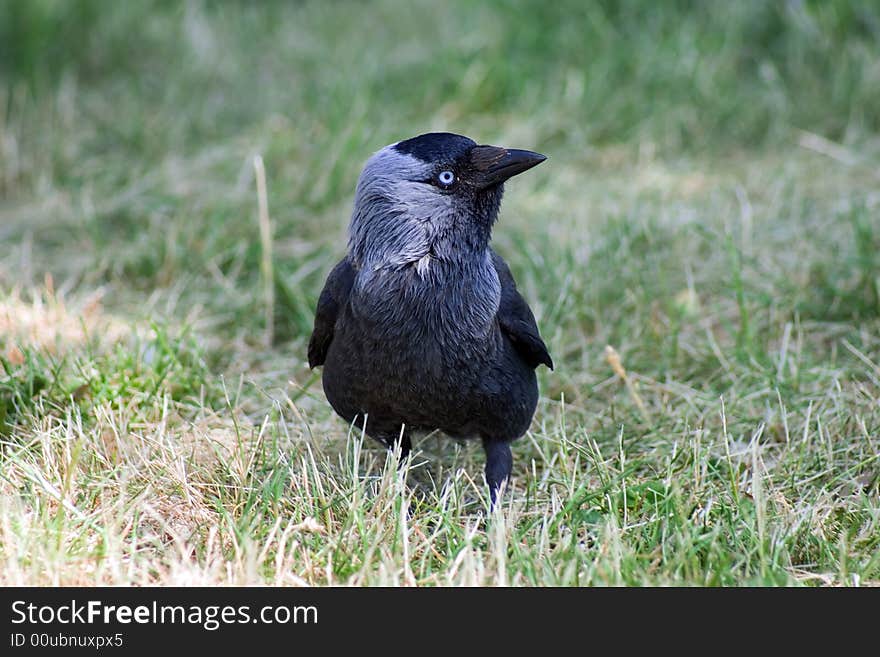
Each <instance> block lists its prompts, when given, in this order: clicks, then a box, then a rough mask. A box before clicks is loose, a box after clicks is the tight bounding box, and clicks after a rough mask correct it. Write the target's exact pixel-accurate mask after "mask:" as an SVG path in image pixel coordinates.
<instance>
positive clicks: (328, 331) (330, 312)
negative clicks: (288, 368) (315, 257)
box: [309, 257, 355, 368]
mask: <svg viewBox="0 0 880 657" xmlns="http://www.w3.org/2000/svg"><path fill="white" fill-rule="evenodd" d="M354 274H355V272H354V268H353V267H352V266H351V263H350V262H349V260H348V258H347V257H346V258H343V259H342V260H341V261H340V262H339V263H338V264H337V265H336V266H335V267H334V268H333V271H331V272H330V275H329V276H327V281H326V282H325V283H324V289H323V290H321V296H320V297H318V307H317V309H316V310H315V328H314V330H313V331H312V337H311V338H310V339H309V367H312V368H314V367H318V366H319V365H323V364H324V360H325V359H326V358H327V350H328V349H329V348H330V342H332V340H333V331H334V329H335V328H336V318H337V317H338V316H339V311H340V309H341V308H342V307H343V306H344V305H345V303H346V302H347V301H348V294H349V292H351V286H352V283H354Z"/></svg>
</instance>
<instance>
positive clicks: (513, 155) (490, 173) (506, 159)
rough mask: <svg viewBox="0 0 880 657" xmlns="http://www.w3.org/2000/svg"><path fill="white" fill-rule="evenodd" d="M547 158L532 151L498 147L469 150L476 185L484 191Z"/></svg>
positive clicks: (479, 147)
mask: <svg viewBox="0 0 880 657" xmlns="http://www.w3.org/2000/svg"><path fill="white" fill-rule="evenodd" d="M546 159H547V156H545V155H541V154H540V153H534V152H532V151H521V150H519V149H516V148H499V147H498V146H475V147H474V148H472V149H471V164H472V165H473V167H474V169H476V172H477V174H476V176H475V180H476V185H477V187H478V188H479V189H486V188H487V187H491V186H492V185H497V184H498V183H502V182H504V181H505V180H507V179H508V178H512V177H513V176H515V175H516V174H518V173H522V172H523V171H527V170H529V169H531V168H532V167H534V166H537V165H539V164H541V162H543V161H544V160H546Z"/></svg>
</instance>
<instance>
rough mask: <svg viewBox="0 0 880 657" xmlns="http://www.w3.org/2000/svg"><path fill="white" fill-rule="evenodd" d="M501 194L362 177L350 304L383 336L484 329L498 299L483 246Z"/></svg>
mask: <svg viewBox="0 0 880 657" xmlns="http://www.w3.org/2000/svg"><path fill="white" fill-rule="evenodd" d="M501 194H502V190H501V188H500V187H499V188H498V189H496V190H493V192H492V193H490V194H487V195H485V197H483V198H481V199H476V198H474V197H462V196H455V195H444V194H439V193H437V192H435V191H433V190H425V189H423V187H416V186H414V185H413V184H412V183H393V182H389V181H387V180H382V179H381V178H378V179H376V178H374V179H372V180H370V181H369V182H366V183H365V182H364V181H363V180H362V181H361V183H360V184H359V185H358V189H357V196H356V202H355V210H354V213H353V215H352V220H351V226H350V229H349V257H350V258H351V260H352V262H353V264H354V265H355V268H356V269H357V270H358V274H357V277H356V279H355V285H354V289H353V290H352V297H351V303H352V310H353V312H355V314H356V315H358V316H359V319H360V320H361V321H362V322H365V323H367V324H369V325H370V326H372V327H374V330H375V331H377V332H380V333H381V334H382V337H383V339H394V337H395V336H396V335H407V339H412V333H413V332H418V333H424V334H425V335H431V336H433V338H435V339H439V340H441V341H444V342H450V341H458V340H459V338H467V339H468V340H473V338H475V337H486V336H487V335H488V333H489V332H490V331H491V330H492V327H493V325H494V321H495V316H496V314H497V312H498V306H499V303H500V299H501V285H500V282H499V279H498V274H497V272H496V271H495V267H494V264H493V262H492V255H491V251H490V250H489V238H490V236H491V228H492V223H493V222H494V220H495V218H496V217H497V214H498V209H499V207H500V201H501Z"/></svg>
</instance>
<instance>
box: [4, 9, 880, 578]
mask: <svg viewBox="0 0 880 657" xmlns="http://www.w3.org/2000/svg"><path fill="white" fill-rule="evenodd" d="M686 5H687V3H680V4H679V5H675V6H673V5H672V4H671V3H669V4H662V5H660V4H656V3H647V2H634V1H629V2H620V3H581V2H562V3H554V4H553V5H552V6H546V5H545V4H544V3H532V2H526V1H525V0H509V1H506V2H500V3H495V4H486V5H482V6H480V7H479V8H476V7H474V6H472V5H471V4H469V3H464V2H460V3H451V4H444V5H442V6H441V5H437V3H429V2H418V3H415V4H414V5H408V6H407V8H406V9H402V8H401V6H400V5H399V4H398V3H394V2H391V1H390V0H385V1H381V0H380V1H378V2H371V3H356V4H355V3H352V4H349V3H339V4H336V3H318V2H305V3H302V4H298V5H296V6H289V5H287V4H280V3H279V4H273V3H266V4H260V5H253V6H252V5H248V4H244V3H242V4H237V3H224V4H214V3H199V2H192V3H187V4H186V5H184V6H183V7H177V6H175V5H169V4H167V3H161V2H154V3H150V2H145V3H139V4H138V5H130V4H128V3H120V4H119V5H113V6H111V7H108V5H107V4H106V3H101V2H97V1H91V2H89V1H80V2H70V3H56V2H51V1H49V0H46V1H35V2H32V3H9V4H5V5H3V6H2V8H0V44H4V45H0V48H5V49H6V50H5V51H0V76H2V77H0V507H2V508H0V561H2V568H0V584H6V585H9V584H36V585H47V584H62V585H71V584H85V585H89V584H129V583H131V584H174V585H190V584H284V585H301V584H317V585H321V584H352V585H364V584H368V585H369V584H390V585H397V584H418V585H449V584H453V585H457V584H490V585H494V584H510V585H590V584H612V585H619V584H626V585H756V584H757V585H796V584H806V585H850V586H851V585H869V584H874V585H876V584H880V501H878V498H880V463H878V460H880V191H878V190H880V140H878V137H877V134H878V129H880V68H878V67H877V62H878V61H880V12H878V11H877V10H876V9H871V8H869V7H867V6H866V5H863V4H859V3H855V2H853V3H848V2H824V3H794V2H793V3H786V4H785V5H780V6H779V7H764V8H758V7H757V6H756V5H750V4H748V3H742V4H740V3H721V2H718V3H702V4H701V5H699V6H698V7H695V8H694V7H692V8H688V7H686ZM438 129H444V130H452V131H456V132H462V133H465V134H468V135H469V136H471V137H473V138H475V139H477V140H478V141H480V142H485V143H496V144H503V145H508V146H512V147H519V148H527V149H532V150H537V151H540V152H543V153H546V154H547V155H548V156H549V160H548V162H546V163H545V164H543V165H542V166H541V167H539V168H538V169H536V170H535V171H533V172H530V173H529V174H528V175H525V176H522V177H519V178H517V179H516V180H514V181H512V182H511V184H510V185H509V189H508V191H507V194H506V197H505V200H504V204H503V207H502V215H501V219H500V221H499V223H498V225H497V227H496V230H495V236H494V244H495V246H496V249H497V250H498V251H499V252H500V253H501V254H502V255H503V256H504V257H505V258H506V259H507V260H508V262H509V263H510V265H511V268H512V270H513V272H514V275H515V276H516V278H517V281H518V283H519V287H520V289H521V290H522V292H523V294H524V296H525V297H526V298H527V299H528V301H529V302H530V304H531V306H532V308H533V310H534V311H535V315H536V317H537V319H538V324H539V326H540V327H541V330H542V333H543V335H544V338H545V340H546V342H547V344H548V346H549V348H550V351H551V353H552V355H553V359H554V362H555V363H556V366H557V367H556V370H555V371H553V372H549V371H546V370H543V369H542V370H541V371H540V374H539V382H540V386H541V400H540V402H539V407H538V411H537V413H536V416H535V419H534V422H533V424H532V427H531V430H530V431H529V433H528V434H527V435H526V436H525V437H524V438H523V439H521V440H520V441H518V442H517V443H515V446H514V479H513V481H512V485H511V487H510V490H508V491H507V493H506V495H505V497H504V503H503V505H502V507H501V509H500V510H499V511H498V512H496V513H494V514H492V515H488V514H487V512H486V498H487V494H488V491H487V490H486V487H485V483H484V481H483V479H482V462H483V456H482V451H481V448H480V445H479V444H468V443H457V442H455V441H452V440H450V439H447V438H445V437H442V436H438V435H431V436H428V437H426V438H424V439H423V440H421V441H420V442H417V444H416V452H415V458H414V459H413V461H412V463H411V465H410V467H409V469H408V471H404V472H403V473H399V472H398V470H397V468H396V467H395V463H394V460H393V458H390V457H389V455H387V454H386V452H385V451H384V450H382V449H381V448H380V447H378V446H377V445H374V444H373V443H371V442H370V441H369V439H364V438H362V436H361V435H360V433H359V431H358V430H357V428H356V427H349V426H348V425H346V424H345V423H344V422H343V421H342V420H340V419H339V418H337V417H336V416H335V415H334V414H333V413H332V411H331V409H330V408H329V405H328V404H327V402H326V400H325V399H324V397H323V394H322V392H321V386H320V373H319V372H311V371H310V370H309V369H308V367H307V364H306V343H307V340H308V335H309V330H310V328H311V321H312V317H313V310H314V304H315V301H316V299H317V295H318V292H319V291H320V287H321V284H322V282H323V279H324V276H325V275H326V274H327V272H329V270H330V269H331V267H332V266H333V263H334V262H335V261H336V260H337V259H338V258H339V257H340V255H341V254H342V253H343V251H344V248H345V227H346V224H347V220H348V215H349V213H350V210H351V202H352V196H353V190H354V185H355V182H356V179H357V174H358V172H359V169H360V167H361V166H362V164H363V162H364V161H365V160H366V158H367V157H368V156H369V155H370V154H371V153H372V152H373V151H375V150H377V149H378V148H380V147H381V146H383V145H385V144H387V143H389V142H392V141H395V140H398V139H401V138H405V137H409V136H412V135H415V134H418V133H421V132H426V131H429V130H438ZM258 162H259V163H262V164H263V167H264V169H265V187H266V190H267V196H266V200H267V211H268V212H267V213H265V214H263V215H262V221H261V219H260V216H261V213H260V211H259V203H258V188H259V185H258V182H259V180H260V176H259V175H258V174H257V173H256V172H257V171H258V170H259V169H260V167H259V165H258V164H257V163H258ZM267 228H268V231H267V230H266V229H267ZM261 231H262V232H261Z"/></svg>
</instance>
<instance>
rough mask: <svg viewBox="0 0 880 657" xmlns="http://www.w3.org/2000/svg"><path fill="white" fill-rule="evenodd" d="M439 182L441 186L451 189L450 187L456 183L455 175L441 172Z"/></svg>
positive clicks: (438, 175) (450, 172)
mask: <svg viewBox="0 0 880 657" xmlns="http://www.w3.org/2000/svg"><path fill="white" fill-rule="evenodd" d="M437 180H438V181H439V182H440V184H441V185H444V186H445V187H449V185H451V184H452V183H454V182H455V174H454V173H452V171H441V172H440V173H438V174H437Z"/></svg>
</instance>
